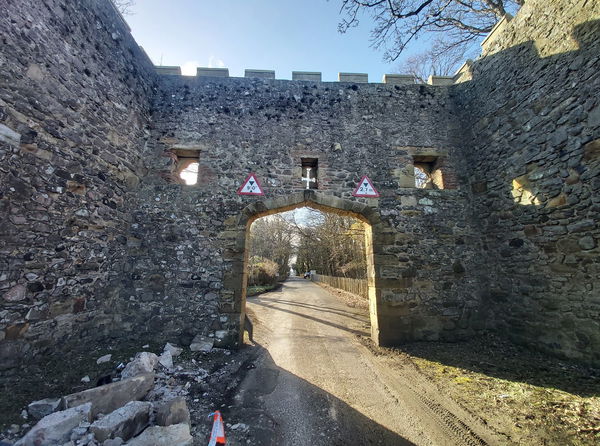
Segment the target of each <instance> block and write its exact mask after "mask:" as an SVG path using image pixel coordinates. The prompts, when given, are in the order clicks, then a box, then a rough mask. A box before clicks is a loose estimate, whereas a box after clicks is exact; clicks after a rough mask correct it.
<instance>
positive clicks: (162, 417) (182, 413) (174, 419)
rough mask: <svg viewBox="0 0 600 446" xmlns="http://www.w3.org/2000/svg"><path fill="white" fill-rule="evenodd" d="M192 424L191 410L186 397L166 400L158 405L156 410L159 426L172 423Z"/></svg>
mask: <svg viewBox="0 0 600 446" xmlns="http://www.w3.org/2000/svg"><path fill="white" fill-rule="evenodd" d="M181 423H186V424H188V425H189V424H190V411H189V409H188V407H187V404H186V402H185V398H183V397H181V396H178V397H177V398H173V399H172V400H169V401H166V402H164V403H163V404H161V405H160V406H159V407H158V410H157V412H156V424H158V425H159V426H170V425H172V424H181Z"/></svg>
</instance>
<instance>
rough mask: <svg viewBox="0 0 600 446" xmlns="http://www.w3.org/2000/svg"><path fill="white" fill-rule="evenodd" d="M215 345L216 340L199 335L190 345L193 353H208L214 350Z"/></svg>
mask: <svg viewBox="0 0 600 446" xmlns="http://www.w3.org/2000/svg"><path fill="white" fill-rule="evenodd" d="M214 345H215V340H214V339H213V338H209V337H206V336H201V335H198V336H196V337H195V338H194V339H193V340H192V343H191V344H190V350H191V351H193V352H204V353H208V352H210V351H211V350H212V348H213V346H214Z"/></svg>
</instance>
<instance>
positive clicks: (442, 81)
mask: <svg viewBox="0 0 600 446" xmlns="http://www.w3.org/2000/svg"><path fill="white" fill-rule="evenodd" d="M427 83H428V84H429V85H435V86H440V85H452V84H454V76H434V75H433V74H432V75H430V76H429V79H427Z"/></svg>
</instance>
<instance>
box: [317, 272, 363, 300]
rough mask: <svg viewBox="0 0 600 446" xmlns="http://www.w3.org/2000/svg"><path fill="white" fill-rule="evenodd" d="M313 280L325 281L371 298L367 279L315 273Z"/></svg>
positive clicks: (335, 286) (341, 288)
mask: <svg viewBox="0 0 600 446" xmlns="http://www.w3.org/2000/svg"><path fill="white" fill-rule="evenodd" d="M312 280H313V281H314V282H321V283H325V284H327V285H329V286H332V287H334V288H339V289H340V290H344V291H348V292H349V293H352V294H356V295H357V296H361V297H364V298H365V299H368V298H369V285H368V283H367V279H350V278H348V277H333V276H323V275H321V274H313V275H312Z"/></svg>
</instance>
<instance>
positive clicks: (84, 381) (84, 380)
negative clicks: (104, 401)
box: [81, 375, 91, 383]
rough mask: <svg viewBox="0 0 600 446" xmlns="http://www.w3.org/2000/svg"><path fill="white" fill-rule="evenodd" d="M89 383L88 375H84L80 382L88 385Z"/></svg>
mask: <svg viewBox="0 0 600 446" xmlns="http://www.w3.org/2000/svg"><path fill="white" fill-rule="evenodd" d="M90 381H91V380H90V377H89V376H88V375H85V376H84V377H83V378H81V382H82V383H89V382H90Z"/></svg>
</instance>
